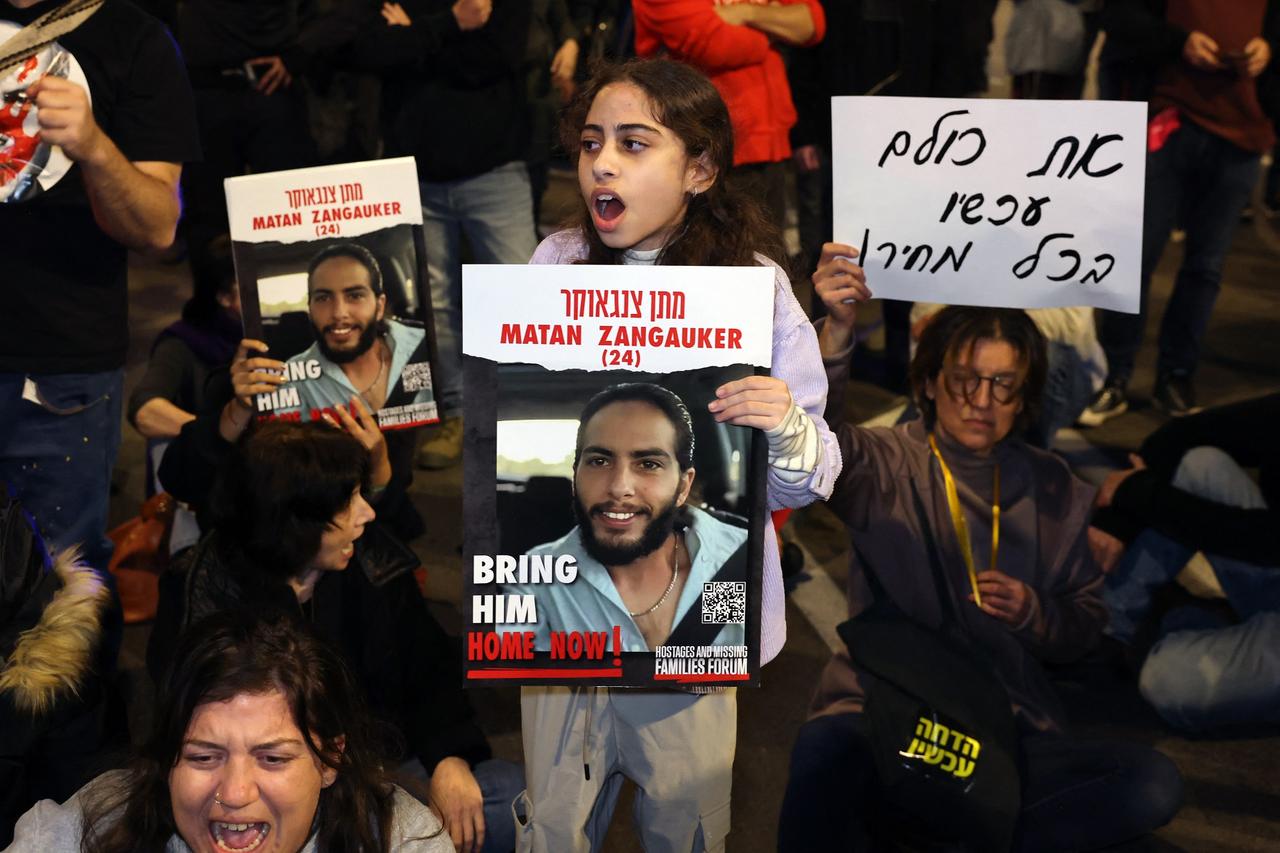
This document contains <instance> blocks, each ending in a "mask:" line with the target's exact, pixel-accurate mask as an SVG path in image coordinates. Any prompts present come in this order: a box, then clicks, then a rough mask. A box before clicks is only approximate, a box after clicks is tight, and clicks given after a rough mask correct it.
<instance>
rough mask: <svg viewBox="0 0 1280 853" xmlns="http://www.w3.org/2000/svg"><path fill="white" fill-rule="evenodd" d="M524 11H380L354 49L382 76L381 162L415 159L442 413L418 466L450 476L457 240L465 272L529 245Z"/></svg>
mask: <svg viewBox="0 0 1280 853" xmlns="http://www.w3.org/2000/svg"><path fill="white" fill-rule="evenodd" d="M531 8H532V7H531V4H530V3H529V2H528V0H492V2H490V0H404V2H403V3H402V4H395V3H387V4H384V6H383V13H382V14H383V17H384V18H385V20H386V23H387V24H389V25H388V26H383V27H375V28H372V29H371V30H369V31H368V33H367V35H366V36H364V37H362V38H361V39H359V40H358V41H357V42H356V44H355V45H353V48H352V59H353V61H354V62H355V63H356V64H357V65H359V66H362V67H374V68H377V69H378V70H381V71H382V72H383V73H384V81H385V83H384V86H385V88H384V96H385V97H384V100H383V103H384V104H385V105H387V107H388V108H387V109H386V110H384V112H385V114H384V122H385V128H384V132H385V138H386V149H387V155H388V156H402V155H412V156H413V157H415V158H416V159H417V161H418V178H419V180H420V181H421V182H422V214H423V229H424V232H425V235H426V241H427V278H428V282H429V284H430V286H431V307H432V312H433V316H434V319H435V327H436V342H437V347H438V350H439V368H440V369H439V376H438V379H437V382H436V388H437V394H438V400H439V402H440V409H441V412H442V414H443V415H444V422H443V423H442V424H441V425H440V426H439V427H438V428H436V429H434V430H433V433H432V434H431V435H430V436H429V437H428V439H427V441H426V442H424V444H423V446H422V448H421V452H420V454H419V456H418V463H419V464H420V465H423V466H424V467H430V468H444V467H448V466H449V465H452V464H454V463H456V462H457V461H458V460H459V459H460V458H461V453H462V253H461V241H462V238H463V237H464V236H465V238H466V241H467V244H468V245H469V246H470V249H471V258H470V260H471V261H472V262H473V263H483V264H523V263H526V262H527V261H528V260H529V258H530V257H531V256H532V255H533V250H534V249H535V248H536V246H537V234H536V231H535V230H534V220H533V203H532V194H531V190H530V187H529V173H528V169H527V168H526V166H525V163H524V158H525V156H526V154H527V151H528V148H529V131H528V127H527V116H526V100H525V76H524V57H525V50H526V47H527V44H528V38H529V21H530V14H531Z"/></svg>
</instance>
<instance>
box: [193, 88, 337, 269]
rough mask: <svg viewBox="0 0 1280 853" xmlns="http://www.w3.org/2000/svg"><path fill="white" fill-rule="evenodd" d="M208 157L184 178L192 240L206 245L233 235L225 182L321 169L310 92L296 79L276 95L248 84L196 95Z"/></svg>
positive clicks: (204, 90) (198, 91)
mask: <svg viewBox="0 0 1280 853" xmlns="http://www.w3.org/2000/svg"><path fill="white" fill-rule="evenodd" d="M193 94H194V95H195V101H196V117H197V119H198V120H199V123H200V146H201V149H202V150H203V152H204V158H203V159H202V160H201V161H200V162H198V163H192V164H191V165H190V166H188V167H187V168H186V169H185V170H184V173H183V189H184V191H185V194H186V202H187V204H186V217H185V225H186V228H187V239H188V241H190V242H191V243H192V245H194V246H197V247H199V246H204V245H205V244H206V243H207V242H208V241H209V239H211V238H212V237H214V236H216V235H218V234H221V233H223V232H225V231H226V230H227V203H226V196H225V195H224V194H223V187H222V181H223V180H224V179H225V178H231V177H235V176H237V175H243V174H245V172H252V173H254V174H260V173H262V172H277V171H280V170H282V169H299V168H302V167H304V166H313V165H315V160H316V153H315V143H314V142H313V141H312V139H311V129H310V127H309V126H308V123H307V105H306V93H305V92H304V91H303V88H302V82H301V81H300V80H294V81H293V85H292V86H290V87H289V88H287V89H278V90H277V91H276V92H274V93H273V94H271V95H263V94H261V93H260V92H257V91H255V90H254V89H253V88H251V87H250V86H249V85H248V84H247V83H245V84H243V85H237V84H236V82H235V81H234V80H233V81H229V82H228V84H227V85H225V86H219V87H211V88H201V87H197V88H195V89H194V90H193Z"/></svg>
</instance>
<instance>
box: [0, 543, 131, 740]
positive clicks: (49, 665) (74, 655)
mask: <svg viewBox="0 0 1280 853" xmlns="http://www.w3.org/2000/svg"><path fill="white" fill-rule="evenodd" d="M53 570H54V572H55V573H56V574H57V576H58V579H59V580H61V581H62V586H61V588H59V589H58V590H57V591H56V592H55V593H54V594H53V597H52V598H51V599H50V600H49V603H48V604H47V605H46V606H45V608H44V610H43V612H42V613H41V614H40V619H39V621H38V622H36V624H35V625H34V626H32V627H31V628H30V629H28V630H26V631H23V632H22V634H21V635H19V637H18V642H17V644H16V645H15V646H14V649H13V654H11V655H10V656H9V659H8V660H7V661H0V693H9V694H11V695H10V701H12V702H13V705H14V707H15V708H17V709H18V710H19V711H25V712H28V713H31V714H42V713H45V712H47V711H49V710H50V709H51V708H52V707H53V706H54V703H55V702H56V701H57V700H58V699H59V698H60V697H62V696H64V695H66V694H68V693H70V694H73V695H74V694H78V693H79V691H80V687H81V685H82V684H83V683H84V680H85V677H86V675H87V674H88V672H89V670H90V669H91V667H92V665H93V657H94V652H95V650H96V648H97V645H98V642H99V640H100V639H101V636H102V614H103V612H104V611H105V610H106V607H107V602H108V600H109V598H110V592H109V591H108V590H107V586H106V584H104V583H103V582H102V580H101V578H99V577H98V575H97V573H96V572H95V571H94V570H93V569H92V568H91V567H89V566H88V565H86V564H85V563H83V562H81V560H80V551H79V549H69V550H66V551H63V552H62V553H60V554H59V555H58V557H57V559H56V560H55V561H54V566H53Z"/></svg>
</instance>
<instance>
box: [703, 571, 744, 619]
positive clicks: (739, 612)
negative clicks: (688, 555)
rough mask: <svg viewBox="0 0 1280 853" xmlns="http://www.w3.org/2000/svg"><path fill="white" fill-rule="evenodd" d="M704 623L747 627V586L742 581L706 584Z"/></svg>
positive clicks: (704, 590) (704, 591)
mask: <svg viewBox="0 0 1280 853" xmlns="http://www.w3.org/2000/svg"><path fill="white" fill-rule="evenodd" d="M702 621H703V623H704V624H707V625H745V624H746V621H747V585H746V584H745V583H744V582H742V581H713V582H711V583H704V584H703V585H702Z"/></svg>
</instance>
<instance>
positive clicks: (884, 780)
mask: <svg viewBox="0 0 1280 853" xmlns="http://www.w3.org/2000/svg"><path fill="white" fill-rule="evenodd" d="M911 491H912V498H913V499H914V502H915V509H916V513H917V514H918V515H919V517H920V527H921V530H923V531H924V537H925V547H926V550H927V551H928V553H929V566H930V569H931V570H932V574H933V580H934V584H935V588H936V590H937V593H938V598H939V602H940V603H941V610H942V614H943V624H942V626H941V628H939V629H934V628H930V627H927V626H925V625H922V624H920V623H919V622H917V621H915V620H914V619H912V618H910V617H908V616H907V615H905V614H904V613H903V612H902V611H901V610H900V609H899V608H898V607H897V606H896V605H894V604H893V602H892V601H890V599H889V596H888V595H887V594H886V592H885V590H884V587H883V586H882V585H881V583H880V581H879V578H878V577H877V573H876V569H875V568H874V567H872V566H871V564H870V563H868V562H867V560H866V559H865V558H863V556H862V554H861V552H858V557H859V560H860V562H861V563H862V565H863V568H864V569H865V571H866V577H867V581H868V583H869V584H870V586H871V591H872V594H873V595H874V597H875V598H874V601H873V603H872V605H871V606H870V607H869V608H867V610H865V611H864V612H862V613H860V614H858V615H857V616H855V617H854V618H852V619H850V620H848V621H847V622H844V623H843V624H841V625H839V626H838V627H837V628H836V630H837V632H839V634H840V638H841V639H842V640H844V642H845V645H846V646H848V649H849V656H850V657H851V658H852V659H853V661H854V663H856V664H857V665H858V666H859V667H860V668H861V669H863V670H865V671H866V672H868V673H870V674H871V676H872V677H870V678H866V679H863V681H864V686H865V688H866V705H865V711H864V716H865V719H866V721H867V723H868V728H869V733H870V741H871V748H872V752H873V754H874V755H875V760H876V770H877V772H878V774H879V777H880V780H881V784H882V788H883V791H884V795H885V799H886V802H887V804H888V805H889V806H890V807H891V808H892V809H893V810H895V811H897V812H901V813H902V815H903V816H904V817H906V818H908V819H909V820H910V821H911V823H912V824H913V825H914V827H915V829H914V831H913V834H922V835H923V836H924V837H925V838H928V839H931V840H938V841H960V842H965V843H967V844H968V845H970V846H971V847H972V848H973V849H974V850H979V851H983V853H986V851H992V853H994V851H1002V850H1003V851H1007V850H1009V849H1010V847H1011V846H1012V843H1013V834H1014V828H1015V826H1016V824H1017V820H1018V813H1019V811H1020V808H1021V778H1020V774H1019V769H1018V768H1019V754H1018V733H1017V727H1016V724H1015V723H1014V719H1013V711H1012V708H1011V706H1010V702H1009V695H1008V692H1007V691H1006V690H1005V688H1004V685H1003V684H1001V682H1000V681H999V679H997V678H996V676H995V674H994V673H993V671H992V669H991V667H990V666H989V665H988V664H987V663H986V662H985V661H984V660H982V659H981V658H980V657H979V656H978V655H977V654H975V652H974V650H973V648H972V646H971V645H970V643H969V641H968V638H967V637H966V636H965V633H964V631H963V630H962V628H961V623H960V619H959V614H958V613H957V612H956V611H955V605H954V603H953V602H952V601H951V599H950V597H949V596H948V595H947V592H946V590H947V587H946V584H945V580H944V577H943V574H942V567H941V563H940V558H939V556H938V552H937V549H936V547H935V544H934V539H933V534H932V533H931V531H930V529H929V523H928V517H927V515H926V514H925V512H924V509H923V506H922V504H921V501H920V495H919V493H918V492H917V491H916V488H915V484H914V483H912V485H911ZM854 550H855V551H857V545H856V543H855V545H854Z"/></svg>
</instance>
